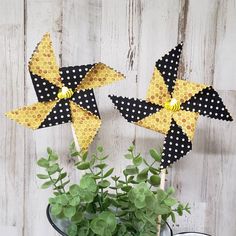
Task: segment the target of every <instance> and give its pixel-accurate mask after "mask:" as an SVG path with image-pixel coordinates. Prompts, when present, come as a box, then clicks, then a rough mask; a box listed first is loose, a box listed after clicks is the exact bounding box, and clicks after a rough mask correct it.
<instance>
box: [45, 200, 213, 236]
mask: <svg viewBox="0 0 236 236" xmlns="http://www.w3.org/2000/svg"><path fill="white" fill-rule="evenodd" d="M46 213H47V218H48V221H49V223H50V224H51V225H52V227H53V228H54V229H55V230H56V231H57V232H58V233H59V234H60V235H62V236H68V235H67V234H66V233H65V231H67V228H68V226H69V225H70V221H66V220H60V219H57V218H55V217H54V216H52V215H51V213H50V205H48V206H47V211H46ZM203 235H205V236H211V235H209V234H204V233H199V232H182V233H178V234H175V235H174V234H173V231H172V229H171V227H170V226H169V224H168V223H166V226H165V228H164V229H163V230H162V232H161V236H203Z"/></svg>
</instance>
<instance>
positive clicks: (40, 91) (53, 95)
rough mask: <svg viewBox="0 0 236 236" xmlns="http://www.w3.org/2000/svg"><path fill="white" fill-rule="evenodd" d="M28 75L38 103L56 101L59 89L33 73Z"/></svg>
mask: <svg viewBox="0 0 236 236" xmlns="http://www.w3.org/2000/svg"><path fill="white" fill-rule="evenodd" d="M30 75H31V79H32V82H33V85H34V89H35V92H36V95H37V97H38V101H39V102H48V101H53V100H55V99H57V94H58V92H59V89H60V88H59V87H57V86H56V85H54V84H52V83H50V82H49V81H48V80H46V79H43V78H41V77H40V76H37V75H34V74H33V73H30Z"/></svg>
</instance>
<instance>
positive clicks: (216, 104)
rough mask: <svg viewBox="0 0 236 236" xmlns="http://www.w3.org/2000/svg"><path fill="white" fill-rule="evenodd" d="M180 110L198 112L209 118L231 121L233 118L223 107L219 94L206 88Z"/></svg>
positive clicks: (210, 88)
mask: <svg viewBox="0 0 236 236" xmlns="http://www.w3.org/2000/svg"><path fill="white" fill-rule="evenodd" d="M181 107H182V109H184V110H187V111H192V112H198V113H199V114H200V115H203V116H208V117H210V118H215V119H220V120H226V121H232V120H233V118H232V116H231V115H230V113H229V112H228V110H227V108H226V107H225V105H224V103H223V101H222V99H221V98H220V96H219V94H218V93H217V92H216V91H215V90H214V89H213V88H212V87H207V88H205V89H203V90H202V91H200V92H199V93H198V94H196V95H195V96H193V97H192V98H191V99H189V100H188V101H186V102H185V103H184V104H182V105H181Z"/></svg>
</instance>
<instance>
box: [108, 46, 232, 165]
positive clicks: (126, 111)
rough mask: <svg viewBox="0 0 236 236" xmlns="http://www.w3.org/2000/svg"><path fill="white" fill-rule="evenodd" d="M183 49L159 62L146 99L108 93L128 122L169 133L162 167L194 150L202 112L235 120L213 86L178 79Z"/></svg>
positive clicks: (167, 55) (212, 116)
mask: <svg viewBox="0 0 236 236" xmlns="http://www.w3.org/2000/svg"><path fill="white" fill-rule="evenodd" d="M181 51H182V43H181V44H179V45H177V46H176V47H175V48H174V49H172V50H171V51H170V52H169V53H168V54H166V55H165V56H164V57H162V59H160V60H158V61H157V62H156V66H155V69H154V73H153V76H152V80H151V82H150V85H149V88H148V92H147V98H146V100H140V99H134V98H126V97H121V96H115V95H109V96H110V98H111V100H112V102H113V103H114V105H115V107H116V108H117V109H118V110H119V111H120V113H121V114H122V116H124V118H125V119H126V120H127V121H128V122H132V123H134V124H136V125H139V126H142V127H145V128H147V129H151V130H154V131H157V132H160V133H163V134H165V135H166V137H165V141H164V145H163V152H162V162H161V168H163V169H165V168H166V167H168V166H170V165H171V164H172V163H174V162H175V161H177V160H179V159H180V158H181V157H183V156H184V155H186V154H187V153H188V152H189V151H190V150H191V149H192V140H193V136H194V132H195V127H196V121H197V118H198V116H199V115H203V116H207V117H210V118H215V119H220V120H226V121H232V117H231V115H230V114H229V112H228V111H227V109H226V107H225V105H224V104H223V102H222V100H221V98H220V97H219V94H218V93H217V92H216V91H215V90H214V89H213V88H212V87H211V86H207V85H204V84H197V83H193V82H190V81H186V80H181V79H177V71H178V65H179V59H180V55H181Z"/></svg>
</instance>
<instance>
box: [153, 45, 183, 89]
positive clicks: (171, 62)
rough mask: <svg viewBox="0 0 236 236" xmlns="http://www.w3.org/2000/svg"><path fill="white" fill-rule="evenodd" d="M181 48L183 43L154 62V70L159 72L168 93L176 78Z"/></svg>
mask: <svg viewBox="0 0 236 236" xmlns="http://www.w3.org/2000/svg"><path fill="white" fill-rule="evenodd" d="M182 48H183V43H180V44H178V45H177V46H176V47H175V48H173V49H172V50H171V51H170V52H169V53H168V54H166V55H164V56H163V57H162V58H161V59H160V60H158V61H157V62H156V68H157V69H158V70H159V71H160V72H161V75H162V77H163V78H164V81H165V83H166V85H167V87H168V91H169V92H170V93H171V92H172V91H173V88H174V85H175V80H176V78H177V73H178V67H179V60H180V55H181V52H182Z"/></svg>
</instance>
